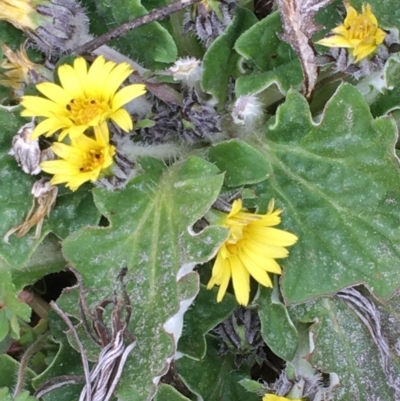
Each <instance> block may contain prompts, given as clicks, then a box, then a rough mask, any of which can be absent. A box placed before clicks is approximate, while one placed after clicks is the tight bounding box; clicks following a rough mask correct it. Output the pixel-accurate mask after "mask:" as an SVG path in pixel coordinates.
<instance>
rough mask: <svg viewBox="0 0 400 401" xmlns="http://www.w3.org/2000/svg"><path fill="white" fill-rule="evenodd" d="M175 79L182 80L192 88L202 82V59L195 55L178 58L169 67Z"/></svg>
mask: <svg viewBox="0 0 400 401" xmlns="http://www.w3.org/2000/svg"><path fill="white" fill-rule="evenodd" d="M169 70H170V71H171V73H172V77H173V78H174V81H180V82H182V83H184V84H186V85H187V86H188V87H190V88H192V87H193V86H194V85H195V84H197V83H198V82H200V79H201V73H202V68H201V64H200V60H197V59H195V58H194V57H185V58H180V59H178V60H176V62H175V64H174V65H173V66H172V67H170V69H169Z"/></svg>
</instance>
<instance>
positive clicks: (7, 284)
mask: <svg viewBox="0 0 400 401" xmlns="http://www.w3.org/2000/svg"><path fill="white" fill-rule="evenodd" d="M0 309H2V310H4V311H5V316H6V318H7V321H6V322H4V316H3V318H2V321H3V322H2V323H3V324H4V325H6V328H7V329H5V328H4V327H2V328H1V333H2V334H3V336H2V337H0V341H1V340H3V339H4V337H5V335H6V334H7V333H11V337H12V338H15V339H19V335H20V333H19V324H18V319H22V320H24V321H25V322H29V320H30V317H31V308H30V307H29V306H28V305H26V304H24V303H23V302H21V301H19V300H18V294H17V290H16V288H15V286H14V284H13V283H12V281H11V273H10V272H8V271H4V272H3V271H2V272H1V280H0Z"/></svg>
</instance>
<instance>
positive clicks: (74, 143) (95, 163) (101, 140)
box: [40, 123, 115, 191]
mask: <svg viewBox="0 0 400 401" xmlns="http://www.w3.org/2000/svg"><path fill="white" fill-rule="evenodd" d="M94 132H95V138H94V139H92V138H89V137H88V136H86V135H84V134H83V135H80V136H79V137H78V138H75V139H71V145H66V144H64V143H60V142H55V143H53V145H52V146H51V149H52V150H53V152H54V153H55V154H56V155H57V156H59V157H60V158H61V160H50V161H44V162H42V163H40V167H41V168H42V170H43V171H45V172H46V173H49V174H54V177H53V178H52V179H51V181H50V183H51V184H53V185H56V184H62V183H65V182H66V183H67V184H66V187H68V188H70V189H71V190H72V191H75V190H76V189H78V188H79V187H80V186H81V185H82V184H83V183H84V182H86V181H92V182H94V181H96V180H97V179H98V178H99V175H100V173H101V171H102V170H104V169H106V168H107V167H109V166H111V164H112V162H113V156H114V154H115V147H114V146H112V145H110V144H109V133H108V127H107V124H106V123H103V124H102V125H100V126H98V127H94Z"/></svg>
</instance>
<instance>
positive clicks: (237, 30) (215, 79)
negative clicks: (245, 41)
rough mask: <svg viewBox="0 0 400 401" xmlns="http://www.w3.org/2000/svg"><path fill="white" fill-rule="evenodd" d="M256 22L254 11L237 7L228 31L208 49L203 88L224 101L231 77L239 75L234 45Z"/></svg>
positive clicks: (204, 62)
mask: <svg viewBox="0 0 400 401" xmlns="http://www.w3.org/2000/svg"><path fill="white" fill-rule="evenodd" d="M255 22H256V18H255V16H254V14H253V13H251V12H250V11H248V10H247V9H244V8H237V11H236V14H235V16H234V18H233V21H232V23H231V24H230V25H229V27H228V28H227V29H226V31H225V32H224V33H223V34H222V35H221V36H220V37H219V38H218V39H216V40H215V41H214V43H213V44H212V45H211V46H210V48H209V49H208V50H207V52H206V54H205V55H204V61H203V77H202V81H201V85H202V87H203V90H204V91H205V92H207V93H210V94H212V95H213V96H214V98H215V99H216V100H217V101H218V102H220V103H222V102H224V101H225V99H226V96H227V92H228V83H229V79H230V77H232V76H234V77H236V76H237V75H238V67H237V65H236V64H237V62H238V60H239V56H238V54H237V53H236V52H235V51H234V49H233V46H234V44H235V41H236V40H237V38H238V37H239V35H240V34H241V33H242V32H244V31H246V30H247V29H248V28H250V27H251V26H252V25H253V24H254V23H255Z"/></svg>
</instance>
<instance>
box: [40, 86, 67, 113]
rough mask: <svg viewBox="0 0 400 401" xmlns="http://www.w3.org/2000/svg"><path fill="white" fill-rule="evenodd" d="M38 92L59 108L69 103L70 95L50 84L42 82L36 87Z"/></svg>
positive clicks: (59, 87)
mask: <svg viewBox="0 0 400 401" xmlns="http://www.w3.org/2000/svg"><path fill="white" fill-rule="evenodd" d="M36 88H37V90H38V91H39V92H41V93H43V95H45V96H46V97H47V98H49V99H50V100H52V101H53V102H55V103H57V104H59V105H60V106H61V107H62V106H64V107H65V106H66V105H67V104H68V103H69V102H70V101H71V99H72V98H71V95H70V94H69V93H68V92H66V91H65V90H64V89H63V88H61V86H58V85H56V84H53V83H52V82H43V83H41V84H38V85H36Z"/></svg>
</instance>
